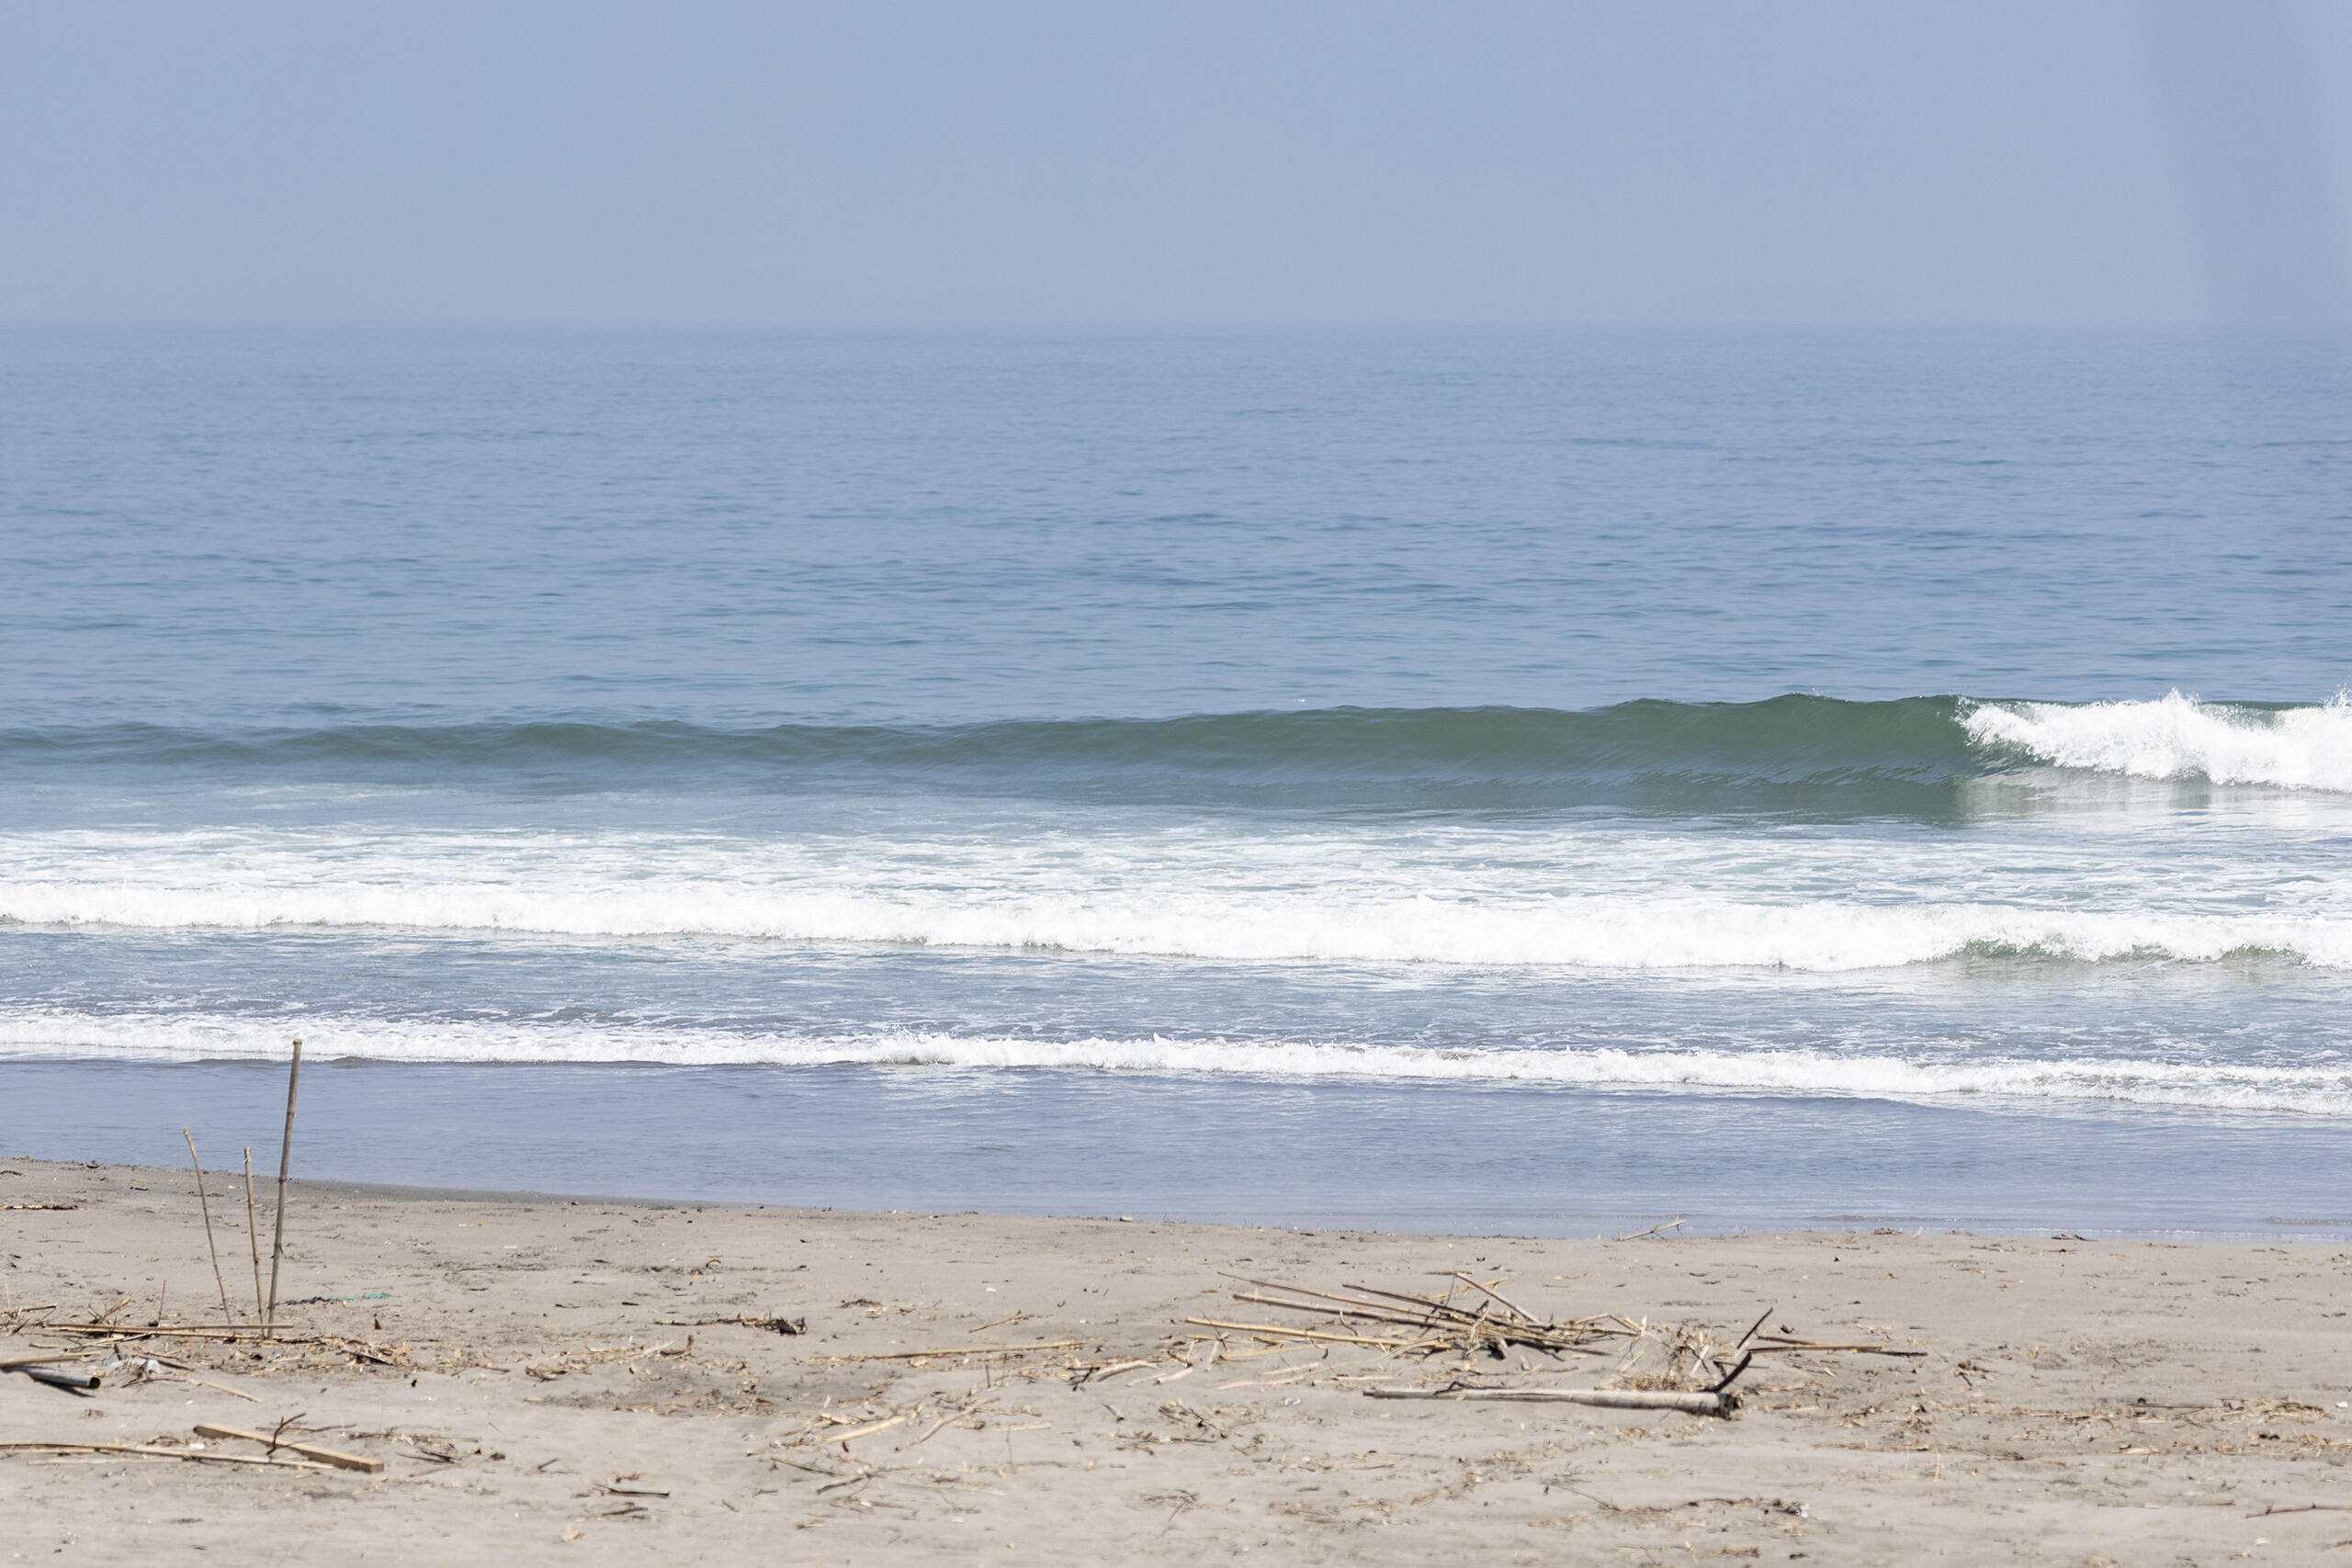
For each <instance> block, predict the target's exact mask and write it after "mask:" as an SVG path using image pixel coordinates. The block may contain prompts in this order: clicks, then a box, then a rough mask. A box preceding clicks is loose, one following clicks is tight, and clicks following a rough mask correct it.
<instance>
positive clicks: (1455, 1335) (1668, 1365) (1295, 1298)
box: [1175, 1269, 1925, 1416]
mask: <svg viewBox="0 0 2352 1568" xmlns="http://www.w3.org/2000/svg"><path fill="white" fill-rule="evenodd" d="M1226 1278H1227V1279H1229V1280H1238V1282H1239V1283H1240V1284H1241V1285H1243V1286H1245V1287H1247V1288H1246V1289H1242V1290H1238V1291H1236V1292H1233V1295H1234V1299H1235V1300H1237V1301H1241V1302H1247V1303H1251V1304H1253V1305H1258V1306H1269V1307H1276V1308H1281V1309H1283V1310H1286V1311H1290V1312H1295V1313H1300V1314H1312V1315H1313V1316H1315V1317H1317V1318H1320V1319H1322V1320H1323V1323H1322V1325H1318V1326H1315V1327H1303V1326H1299V1325H1295V1324H1286V1323H1243V1322H1238V1321H1233V1320H1229V1319H1224V1318H1212V1317H1189V1318H1186V1319H1185V1320H1184V1321H1185V1322H1186V1323H1187V1324H1190V1325H1194V1326H1196V1327H1202V1328H1209V1329H1215V1330H1217V1331H1218V1332H1220V1333H1222V1334H1249V1335H1251V1336H1254V1337H1258V1338H1260V1339H1262V1340H1266V1341H1269V1342H1270V1343H1272V1344H1274V1345H1276V1346H1280V1345H1283V1344H1289V1345H1293V1346H1297V1347H1301V1348H1304V1347H1306V1346H1310V1345H1313V1346H1319V1347H1322V1348H1323V1349H1324V1354H1325V1356H1326V1357H1327V1358H1328V1357H1329V1347H1331V1346H1333V1345H1348V1346H1359V1347H1363V1348H1367V1349H1371V1350H1375V1351H1379V1352H1382V1353H1383V1356H1385V1358H1390V1359H1393V1358H1397V1357H1401V1356H1418V1357H1421V1358H1423V1359H1429V1360H1447V1361H1452V1362H1453V1365H1452V1366H1451V1367H1450V1369H1449V1371H1450V1372H1451V1374H1452V1375H1451V1376H1450V1377H1449V1380H1448V1381H1447V1382H1445V1383H1444V1384H1443V1385H1442V1386H1441V1387H1435V1388H1411V1389H1403V1388H1395V1387H1382V1388H1374V1389H1366V1390H1364V1392H1365V1393H1367V1394H1369V1395H1371V1396H1372V1397H1374V1398H1379V1399H1497V1400H1504V1401H1512V1400H1517V1401H1522V1402H1536V1403H1546V1402H1548V1403H1561V1404H1596V1405H1606V1406H1611V1407H1614V1408H1618V1409H1653V1410H1686V1411H1690V1412H1692V1413H1694V1414H1701V1415H1713V1416H1727V1415H1729V1414H1731V1412H1733V1411H1734V1410H1736V1409H1737V1408H1738V1404H1739V1401H1738V1397H1737V1396H1736V1394H1735V1393H1732V1387H1731V1385H1732V1384H1733V1382H1736V1380H1737V1379H1738V1378H1739V1376H1740V1374H1741V1373H1743V1372H1745V1371H1747V1368H1748V1366H1749V1364H1750V1363H1751V1362H1752V1361H1753V1360H1754V1359H1755V1357H1756V1355H1757V1354H1758V1352H1759V1351H1761V1350H1763V1349H1766V1348H1782V1349H1792V1350H1793V1349H1799V1348H1814V1346H1815V1341H1810V1340H1797V1339H1794V1338H1788V1339H1787V1340H1786V1342H1785V1343H1783V1344H1779V1345H1776V1346H1773V1347H1767V1346H1764V1345H1762V1344H1760V1343H1751V1342H1752V1341H1755V1340H1756V1337H1757V1333H1758V1330H1759V1329H1761V1328H1762V1327H1763V1326H1764V1324H1765V1323H1766V1321H1767V1320H1768V1319H1769V1318H1770V1315H1771V1309H1770V1308H1769V1307H1768V1308H1767V1309H1766V1310H1765V1312H1764V1314H1762V1315H1760V1316H1758V1318H1757V1320H1756V1322H1755V1323H1754V1324H1753V1325H1750V1326H1749V1328H1748V1330H1747V1333H1746V1334H1743V1335H1741V1336H1739V1337H1737V1338H1736V1339H1729V1340H1727V1339H1723V1338H1718V1337H1716V1336H1715V1334H1714V1333H1713V1332H1712V1331H1710V1330H1708V1329H1705V1328H1701V1327H1696V1326H1692V1325H1679V1324H1657V1323H1652V1322H1650V1321H1649V1320H1648V1319H1646V1318H1643V1319H1634V1318H1630V1317H1627V1316H1624V1315H1623V1314H1618V1313H1605V1314H1599V1315H1596V1316H1591V1317H1579V1318H1567V1319H1559V1320H1554V1319H1548V1318H1543V1317H1539V1316H1537V1315H1536V1314H1533V1313H1532V1312H1530V1311H1528V1310H1527V1309H1526V1308H1525V1307H1523V1306H1521V1305H1520V1304H1519V1303H1517V1302H1516V1301H1513V1300H1512V1299H1511V1298H1510V1296H1509V1295H1507V1294H1505V1293H1504V1291H1503V1286H1504V1285H1505V1284H1507V1283H1508V1282H1509V1276H1497V1277H1495V1278H1493V1279H1489V1280H1480V1279H1477V1278H1476V1277H1474V1276H1473V1275H1471V1274H1470V1273H1469V1272H1467V1271H1466V1270H1463V1269H1451V1270H1448V1271H1446V1272H1445V1273H1443V1274H1442V1275H1441V1276H1440V1278H1442V1279H1444V1280H1447V1281H1449V1283H1448V1284H1447V1286H1446V1287H1445V1289H1444V1291H1443V1292H1442V1293H1441V1294H1436V1295H1430V1294H1423V1293H1419V1292H1405V1291H1392V1290H1387V1289H1385V1288H1381V1287H1377V1286H1373V1285H1366V1284H1355V1285H1349V1286H1346V1287H1344V1288H1343V1289H1342V1290H1339V1291H1325V1290H1315V1289H1310V1288H1308V1287H1306V1286H1302V1285H1291V1284H1285V1283H1283V1282H1282V1281H1280V1280H1260V1279H1253V1278H1250V1277H1249V1276H1246V1275H1239V1274H1228V1275H1227V1276H1226ZM1513 1348H1518V1349H1521V1350H1523V1351H1533V1352H1537V1353H1540V1354H1542V1355H1544V1356H1545V1357H1547V1358H1549V1359H1550V1362H1551V1364H1550V1365H1546V1366H1543V1367H1540V1368H1539V1367H1536V1366H1533V1365H1531V1364H1530V1362H1529V1359H1528V1358H1527V1357H1526V1356H1524V1355H1522V1356H1521V1357H1520V1358H1519V1362H1520V1366H1519V1369H1518V1370H1519V1371H1521V1373H1525V1372H1531V1371H1566V1370H1567V1369H1568V1368H1570V1367H1572V1366H1576V1365H1579V1364H1581V1365H1588V1366H1589V1365H1590V1363H1589V1362H1582V1363H1579V1362H1575V1361H1571V1360H1569V1359H1568V1358H1570V1357H1595V1358H1600V1357H1609V1358H1613V1359H1614V1360H1615V1366H1614V1368H1613V1370H1612V1371H1611V1373H1610V1374H1609V1376H1608V1378H1607V1379H1606V1382H1607V1383H1608V1384H1609V1386H1607V1387H1600V1388H1584V1389H1564V1388H1540V1387H1537V1388H1529V1387H1499V1386H1497V1385H1494V1384H1489V1383H1479V1382H1471V1381H1468V1379H1469V1378H1471V1377H1473V1376H1475V1375H1476V1373H1475V1369H1476V1365H1477V1363H1478V1362H1479V1361H1480V1360H1481V1359H1485V1360H1490V1361H1492V1360H1504V1359H1508V1352H1509V1351H1510V1350H1511V1349H1513ZM1837 1348H1845V1347H1843V1346H1839V1347H1837ZM1860 1348H1866V1349H1879V1348H1882V1347H1878V1346H1866V1347H1860ZM1260 1353H1261V1352H1254V1351H1250V1352H1242V1353H1241V1354H1243V1355H1253V1354H1260ZM1924 1353H1925V1352H1920V1351H1911V1352H1905V1354H1914V1355H1917V1354H1924ZM1456 1358H1458V1359H1456ZM1225 1359H1228V1360H1230V1359H1239V1357H1238V1356H1235V1355H1234V1354H1232V1353H1231V1352H1229V1351H1228V1352H1227V1353H1226V1356H1225ZM1374 1359H1375V1360H1378V1359H1382V1358H1381V1357H1375V1358H1374ZM1345 1364H1346V1365H1349V1366H1351V1367H1355V1366H1361V1365H1362V1364H1363V1362H1362V1361H1361V1360H1359V1361H1355V1362H1350V1363H1345ZM1327 1371H1330V1369H1329V1368H1328V1367H1317V1368H1302V1369H1299V1370H1298V1373H1297V1374H1296V1375H1305V1376H1315V1375H1320V1374H1323V1373H1325V1372H1327ZM1175 1375H1182V1374H1181V1373H1180V1374H1175ZM1292 1375H1294V1374H1289V1373H1285V1374H1284V1377H1285V1380H1287V1379H1288V1378H1289V1377H1291V1376H1292ZM1374 1375H1377V1374H1374Z"/></svg>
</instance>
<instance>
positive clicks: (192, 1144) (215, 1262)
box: [180, 1127, 237, 1318]
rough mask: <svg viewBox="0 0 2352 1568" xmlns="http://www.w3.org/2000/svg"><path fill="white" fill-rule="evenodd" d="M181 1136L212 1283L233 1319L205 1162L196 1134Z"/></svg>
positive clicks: (222, 1308)
mask: <svg viewBox="0 0 2352 1568" xmlns="http://www.w3.org/2000/svg"><path fill="white" fill-rule="evenodd" d="M180 1136H181V1137H183V1138H186V1139H187V1163H188V1164H189V1165H190V1166H191V1167H193V1168H195V1170H196V1202H197V1207H198V1209H199V1210H201V1211H202V1212H203V1214H204V1250H205V1251H206V1252H207V1253H209V1255H210V1256H211V1258H212V1283H213V1285H214V1286H215V1287H216V1288H217V1289H218V1290H219V1291H220V1315H221V1316H222V1317H224V1318H233V1317H235V1316H236V1315H237V1314H235V1313H233V1312H231V1311H230V1310H229V1282H228V1280H224V1279H223V1278H221V1275H220V1248H219V1247H215V1246H213V1245H212V1200H211V1199H210V1198H209V1197H207V1196H206V1195H205V1191H204V1162H203V1161H202V1160H200V1159H198V1158H197V1157H196V1134H194V1133H191V1132H189V1131H188V1130H187V1128H186V1127H183V1128H181V1129H180Z"/></svg>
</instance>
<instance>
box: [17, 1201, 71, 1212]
mask: <svg viewBox="0 0 2352 1568" xmlns="http://www.w3.org/2000/svg"><path fill="white" fill-rule="evenodd" d="M81 1206H82V1205H81V1204H79V1203H0V1209H46V1210H51V1211H56V1210H62V1209H78V1208H80V1207H81Z"/></svg>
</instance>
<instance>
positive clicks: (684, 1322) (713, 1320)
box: [662, 1315, 809, 1334]
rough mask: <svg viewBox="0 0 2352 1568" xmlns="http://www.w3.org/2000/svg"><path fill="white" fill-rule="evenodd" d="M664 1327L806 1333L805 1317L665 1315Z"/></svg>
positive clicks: (807, 1330)
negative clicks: (760, 1329)
mask: <svg viewBox="0 0 2352 1568" xmlns="http://www.w3.org/2000/svg"><path fill="white" fill-rule="evenodd" d="M662 1327H664V1328H764V1329H766V1330H767V1331H768V1332H769V1333H770V1334H806V1333H808V1332H809V1320H808V1319H807V1318H805V1317H752V1316H748V1315H746V1316H740V1317H665V1318H663V1319H662Z"/></svg>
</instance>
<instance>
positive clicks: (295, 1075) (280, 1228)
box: [262, 1040, 302, 1332]
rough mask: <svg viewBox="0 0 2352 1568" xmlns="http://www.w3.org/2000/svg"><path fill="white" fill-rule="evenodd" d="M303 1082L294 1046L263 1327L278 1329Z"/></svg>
mask: <svg viewBox="0 0 2352 1568" xmlns="http://www.w3.org/2000/svg"><path fill="white" fill-rule="evenodd" d="M301 1081H302V1043H301V1042H300V1040H297V1041H296V1042H294V1063H293V1066H290V1067H288V1069H287V1072H286V1132H285V1134H284V1135H283V1136H282V1137H280V1138H279V1140H278V1143H277V1227H276V1234H275V1235H273V1236H272V1237H271V1239H270V1244H269V1309H268V1311H267V1312H266V1313H265V1314H263V1316H262V1323H263V1325H265V1326H266V1328H268V1329H270V1330H272V1331H273V1332H274V1331H275V1330H276V1329H277V1266H278V1265H279V1264H280V1263H282V1262H284V1261H285V1260H286V1172H287V1168H288V1164H289V1163H290V1162H291V1161H292V1160H293V1158H294V1090H295V1089H296V1088H297V1087H298V1086H299V1085H300V1083H301Z"/></svg>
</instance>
